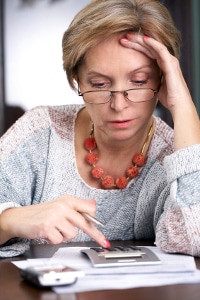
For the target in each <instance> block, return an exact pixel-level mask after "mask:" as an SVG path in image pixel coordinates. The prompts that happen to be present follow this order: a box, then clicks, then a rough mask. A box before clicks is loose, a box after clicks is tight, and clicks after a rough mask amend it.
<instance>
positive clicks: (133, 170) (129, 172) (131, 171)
mask: <svg viewBox="0 0 200 300" xmlns="http://www.w3.org/2000/svg"><path fill="white" fill-rule="evenodd" d="M138 174H139V170H138V168H137V167H136V166H130V167H128V168H127V169H126V176H127V177H129V178H131V179H132V178H135V177H137V176H138Z"/></svg>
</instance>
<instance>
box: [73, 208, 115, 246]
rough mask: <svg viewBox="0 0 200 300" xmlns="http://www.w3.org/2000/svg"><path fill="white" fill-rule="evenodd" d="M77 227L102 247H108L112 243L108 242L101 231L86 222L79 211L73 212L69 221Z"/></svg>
mask: <svg viewBox="0 0 200 300" xmlns="http://www.w3.org/2000/svg"><path fill="white" fill-rule="evenodd" d="M69 221H70V222H71V223H72V224H73V225H74V226H75V227H77V228H80V229H81V230H82V231H83V232H84V233H86V234H87V235H88V236H90V237H91V238H92V239H93V240H95V241H96V242H97V243H98V244H99V245H101V246H102V247H108V248H109V245H110V243H109V242H108V241H107V239H106V237H105V236H104V235H103V233H102V232H101V231H99V230H98V229H97V228H96V227H95V225H94V224H93V223H92V222H91V221H88V220H86V219H85V218H84V217H83V215H82V214H80V213H79V212H77V211H72V212H71V215H70V220H69Z"/></svg>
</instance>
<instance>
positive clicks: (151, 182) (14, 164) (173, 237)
mask: <svg viewBox="0 0 200 300" xmlns="http://www.w3.org/2000/svg"><path fill="white" fill-rule="evenodd" d="M80 108H82V106H80V105H70V106H58V107H37V108H35V109H33V110H31V111H29V112H27V113H26V114H25V115H24V116H23V117H22V118H20V119H19V120H18V121H17V122H16V123H15V124H14V125H13V126H12V127H11V128H10V129H9V130H8V131H7V133H6V134H5V135H4V136H3V137H2V138H1V140H0V213H1V212H2V211H4V210H5V209H7V208H10V207H19V206H25V205H31V204H37V203H41V202H45V201H48V200H52V199H55V198H58V197H60V196H62V195H64V194H68V195H74V196H76V197H80V198H83V199H96V202H97V218H98V219H99V220H101V221H102V222H103V223H104V224H105V228H104V229H100V230H102V232H103V233H104V234H105V236H106V238H107V239H109V240H128V239H149V238H150V239H152V238H156V244H157V245H158V246H160V247H161V248H162V249H163V250H165V251H170V252H176V251H178V252H183V253H189V254H192V255H200V205H199V203H200V145H194V146H192V147H188V148H186V149H182V150H180V151H177V152H174V150H173V130H172V129H171V128H170V127H168V126H167V125H166V124H165V123H164V122H163V121H162V120H161V119H159V118H156V128H155V132H154V136H153V138H152V141H151V144H150V147H149V150H148V160H147V163H146V165H145V166H144V167H143V168H142V169H141V170H140V174H139V176H138V177H137V178H135V179H133V180H131V181H130V182H129V184H128V186H127V187H126V188H125V189H123V190H103V189H96V188H93V187H90V186H89V185H88V184H87V183H85V182H84V180H83V179H82V178H81V177H80V175H79V173H78V171H77V166H76V160H75V151H74V123H75V119H76V116H77V112H78V111H79V110H80ZM173 152H174V153H173ZM19 218H20V216H19ZM89 240H90V237H88V236H87V235H86V234H85V233H83V232H82V231H81V230H78V234H77V237H76V238H75V239H73V241H89ZM30 242H31V243H43V242H45V241H44V240H42V239H41V240H34V241H29V240H25V239H18V238H15V239H12V240H10V241H8V242H7V243H5V244H3V245H1V246H0V257H9V256H15V255H19V254H20V253H23V252H24V251H25V249H26V248H27V246H28V245H29V243H30Z"/></svg>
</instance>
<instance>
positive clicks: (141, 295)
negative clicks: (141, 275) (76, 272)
mask: <svg viewBox="0 0 200 300" xmlns="http://www.w3.org/2000/svg"><path fill="white" fill-rule="evenodd" d="M116 244H118V245H119V244H121V245H127V244H132V245H140V246H150V245H153V243H152V241H131V242H130V241H126V242H121V241H120V242H113V243H112V245H116ZM94 245H96V244H95V243H93V242H91V243H73V244H72V243H69V244H65V245H34V246H31V248H30V250H29V251H27V252H26V253H25V254H24V255H23V256H20V257H15V258H9V259H0V300H13V299H17V300H35V299H37V300H38V299H39V300H64V299H65V300H94V299H95V300H102V299H103V300H112V299H113V300H121V299H123V300H124V299H126V300H133V299H137V300H140V299H141V300H148V299H149V300H152V299H154V300H174V299H181V300H188V299H190V300H199V299H200V284H182V285H169V286H161V287H148V288H134V289H126V290H109V291H95V292H94V291H93V292H86V293H77V294H73V295H72V294H70V295H67V294H65V295H56V294H55V293H53V292H52V291H51V290H49V289H44V290H40V289H38V288H35V287H33V286H31V285H29V284H28V283H26V282H25V281H23V280H22V279H21V277H20V274H19V270H18V269H17V267H16V266H14V265H13V264H11V261H13V260H22V259H26V258H28V257H29V258H30V257H31V258H36V257H37V258H39V257H51V256H52V255H53V254H54V252H55V251H56V250H57V249H58V248H59V247H63V246H65V247H66V246H83V247H84V246H94ZM195 261H196V264H197V268H198V269H200V259H199V258H198V259H195Z"/></svg>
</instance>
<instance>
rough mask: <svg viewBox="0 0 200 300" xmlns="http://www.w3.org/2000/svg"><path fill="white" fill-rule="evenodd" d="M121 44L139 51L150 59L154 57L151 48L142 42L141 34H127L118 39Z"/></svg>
mask: <svg viewBox="0 0 200 300" xmlns="http://www.w3.org/2000/svg"><path fill="white" fill-rule="evenodd" d="M120 43H121V45H122V46H124V47H127V48H131V49H134V50H136V51H140V52H142V53H144V54H145V55H147V56H149V57H150V58H152V59H155V53H152V52H151V51H152V49H151V48H150V47H149V46H148V45H147V44H146V43H145V42H144V38H143V36H142V35H141V34H127V35H126V37H122V38H121V39H120Z"/></svg>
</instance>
